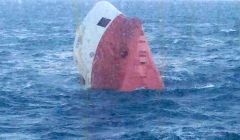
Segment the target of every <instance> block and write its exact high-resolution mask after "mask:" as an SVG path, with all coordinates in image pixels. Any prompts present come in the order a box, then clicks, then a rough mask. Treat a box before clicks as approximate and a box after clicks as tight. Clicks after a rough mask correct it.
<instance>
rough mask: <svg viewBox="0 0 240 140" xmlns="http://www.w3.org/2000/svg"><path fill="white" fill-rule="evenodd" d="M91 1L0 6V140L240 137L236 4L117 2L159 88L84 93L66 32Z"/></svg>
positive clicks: (239, 17)
mask: <svg viewBox="0 0 240 140" xmlns="http://www.w3.org/2000/svg"><path fill="white" fill-rule="evenodd" d="M94 2H95V1H85V0H82V1H76V0H72V1H70V0H69V1H65V0H52V1H50V0H49V1H48V0H34V1H33V0H0V139H11V140H12V139H17V140H19V139H24V140H25V139H33V140H34V139H93V140H94V139H96V140H97V139H114V140H115V139H119V140H120V139H129V140H130V139H146V140H152V139H225V140H226V139H240V2H239V1H233V0H232V1H217V0H215V1H201V0H198V1H186V0H184V1H173V0H172V1H163V0H162V1H157V0H155V1H150V0H149V1H124V0H121V1H120V0H118V1H117V0H115V1H113V4H114V5H115V6H116V7H117V8H119V9H120V10H121V11H122V12H124V13H125V14H126V15H128V16H130V17H138V18H140V19H141V20H142V22H143V26H144V30H145V32H146V36H147V38H148V40H149V45H150V47H151V50H152V53H153V56H154V60H155V63H156V64H157V67H158V69H159V71H160V72H161V74H162V76H163V79H164V82H165V85H166V89H165V90H163V91H151V90H140V91H135V92H132V93H121V92H116V91H105V90H86V89H84V88H83V87H82V86H81V85H80V83H79V81H80V78H79V74H78V72H77V68H76V64H75V63H74V61H73V52H72V51H73V42H74V37H75V30H76V26H77V25H78V24H79V22H80V21H81V20H82V19H83V17H84V16H85V15H86V13H87V12H88V11H89V10H90V8H91V7H92V6H93V4H94Z"/></svg>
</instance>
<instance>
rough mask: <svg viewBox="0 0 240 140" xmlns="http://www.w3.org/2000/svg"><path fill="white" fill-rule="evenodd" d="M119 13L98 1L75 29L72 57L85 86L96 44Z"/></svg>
mask: <svg viewBox="0 0 240 140" xmlns="http://www.w3.org/2000/svg"><path fill="white" fill-rule="evenodd" d="M120 14H121V12H120V11H119V10H117V9H116V8H115V7H114V6H113V5H111V4H110V3H108V2H106V1H100V2H98V3H97V4H96V5H95V6H94V7H93V9H92V10H91V11H90V12H89V13H88V14H87V16H86V18H85V19H84V20H83V22H82V24H81V25H80V27H79V28H78V30H77V33H76V38H75V42H74V58H75V60H76V62H77V65H78V70H79V72H80V74H81V76H82V77H83V78H84V80H85V86H86V88H90V87H91V74H92V67H93V60H94V57H95V54H96V49H97V47H98V44H99V42H100V40H101V38H102V36H103V34H104V33H105V31H106V30H107V28H108V26H109V25H111V23H112V21H113V20H114V19H115V18H116V17H117V16H119V15H120Z"/></svg>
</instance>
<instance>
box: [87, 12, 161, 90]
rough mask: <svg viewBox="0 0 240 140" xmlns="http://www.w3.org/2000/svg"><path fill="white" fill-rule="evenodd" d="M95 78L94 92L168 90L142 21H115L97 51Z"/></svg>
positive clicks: (93, 75)
mask: <svg viewBox="0 0 240 140" xmlns="http://www.w3.org/2000/svg"><path fill="white" fill-rule="evenodd" d="M91 77H92V79H91V85H92V88H94V89H114V90H120V91H133V90H136V89H139V88H145V89H156V90H159V89H163V88H164V84H163V81H162V79H161V76H160V73H159V72H158V70H157V68H156V66H155V64H154V62H153V58H152V55H151V51H150V49H149V47H148V42H147V40H146V38H145V36H144V32H143V29H142V24H141V22H140V21H139V20H138V19H136V18H134V19H128V18H126V17H125V16H123V15H120V16H118V17H117V18H116V19H114V21H113V22H112V24H111V25H110V26H109V27H108V29H107V30H106V32H105V33H104V35H103V37H102V38H101V40H100V43H99V45H98V47H97V51H96V54H95V58H94V61H93V69H92V76H91Z"/></svg>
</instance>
